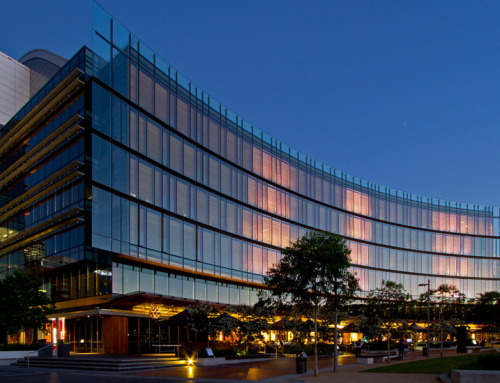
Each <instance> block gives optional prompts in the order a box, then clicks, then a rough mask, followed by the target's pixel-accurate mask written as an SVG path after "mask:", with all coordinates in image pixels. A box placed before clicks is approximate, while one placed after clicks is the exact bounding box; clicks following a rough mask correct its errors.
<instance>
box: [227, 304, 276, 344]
mask: <svg viewBox="0 0 500 383" xmlns="http://www.w3.org/2000/svg"><path fill="white" fill-rule="evenodd" d="M228 311H230V312H231V313H234V314H236V316H237V317H238V319H240V323H239V324H238V325H237V326H236V329H235V331H236V333H237V337H238V339H239V340H240V343H244V344H245V345H246V348H247V350H248V344H249V343H250V342H252V341H254V340H255V339H262V338H263V336H262V332H263V331H267V330H268V329H269V327H271V325H270V324H269V320H270V319H272V318H273V317H274V316H275V315H276V314H275V312H274V310H273V309H272V308H270V307H268V306H263V305H259V304H258V303H257V304H255V305H254V306H248V305H239V306H233V307H231V308H230V309H229V310H228Z"/></svg>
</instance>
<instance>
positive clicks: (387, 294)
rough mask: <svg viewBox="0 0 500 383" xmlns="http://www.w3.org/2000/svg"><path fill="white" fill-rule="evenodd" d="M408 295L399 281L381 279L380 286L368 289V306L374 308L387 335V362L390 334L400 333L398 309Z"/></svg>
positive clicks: (382, 330)
mask: <svg viewBox="0 0 500 383" xmlns="http://www.w3.org/2000/svg"><path fill="white" fill-rule="evenodd" d="M409 299H410V296H409V294H407V293H406V290H405V288H404V286H403V285H402V284H401V283H396V282H393V281H382V284H381V285H380V287H377V288H376V289H374V290H370V293H369V294H368V297H367V303H368V306H369V307H373V308H375V309H376V310H375V311H376V315H378V317H379V320H380V322H382V323H383V327H382V328H381V333H382V334H384V335H386V336H387V362H388V363H390V360H391V359H390V352H391V349H390V344H391V335H394V336H398V335H399V334H400V330H399V324H398V323H397V319H398V317H399V309H400V307H401V306H402V303H403V302H405V301H407V300H409Z"/></svg>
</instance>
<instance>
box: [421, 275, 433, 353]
mask: <svg viewBox="0 0 500 383" xmlns="http://www.w3.org/2000/svg"><path fill="white" fill-rule="evenodd" d="M418 285H419V286H427V357H428V358H430V353H431V341H430V339H431V329H430V327H431V280H430V279H428V280H427V283H419V284H418Z"/></svg>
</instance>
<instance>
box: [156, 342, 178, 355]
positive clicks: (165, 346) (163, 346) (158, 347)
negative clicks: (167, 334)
mask: <svg viewBox="0 0 500 383" xmlns="http://www.w3.org/2000/svg"><path fill="white" fill-rule="evenodd" d="M151 347H154V348H156V352H158V353H160V352H162V351H161V350H162V349H167V351H168V350H169V349H170V350H172V351H173V352H174V353H175V356H177V357H178V356H179V349H180V348H181V345H180V344H152V345H151Z"/></svg>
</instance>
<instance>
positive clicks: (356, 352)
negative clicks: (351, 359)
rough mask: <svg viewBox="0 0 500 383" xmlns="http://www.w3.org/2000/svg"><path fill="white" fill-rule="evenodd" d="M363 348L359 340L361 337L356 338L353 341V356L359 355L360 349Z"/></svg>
mask: <svg viewBox="0 0 500 383" xmlns="http://www.w3.org/2000/svg"><path fill="white" fill-rule="evenodd" d="M362 348H363V342H361V339H358V340H357V341H356V342H355V343H354V356H355V357H356V358H357V357H359V356H361V349H362Z"/></svg>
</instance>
